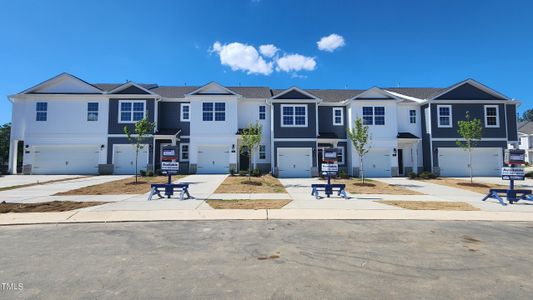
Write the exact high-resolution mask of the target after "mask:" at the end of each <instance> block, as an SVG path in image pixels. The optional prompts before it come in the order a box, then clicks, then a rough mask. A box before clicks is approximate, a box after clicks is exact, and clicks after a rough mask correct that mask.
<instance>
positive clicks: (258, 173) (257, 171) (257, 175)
mask: <svg viewBox="0 0 533 300" xmlns="http://www.w3.org/2000/svg"><path fill="white" fill-rule="evenodd" d="M252 176H254V177H259V176H261V170H259V168H255V169H254V170H253V171H252Z"/></svg>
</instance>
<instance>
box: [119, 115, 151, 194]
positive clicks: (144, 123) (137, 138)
mask: <svg viewBox="0 0 533 300" xmlns="http://www.w3.org/2000/svg"><path fill="white" fill-rule="evenodd" d="M154 128H155V123H152V122H150V121H149V120H148V112H146V116H145V117H144V119H142V120H140V121H138V122H137V123H135V129H134V133H131V132H130V129H129V127H128V126H124V133H125V134H126V135H127V136H128V140H129V141H130V143H132V144H134V146H135V183H136V184H137V183H138V181H137V178H138V174H139V171H138V165H137V164H138V163H137V162H138V160H139V151H140V150H142V149H143V148H144V144H143V143H144V141H145V139H146V135H148V134H150V133H152V132H153V131H154Z"/></svg>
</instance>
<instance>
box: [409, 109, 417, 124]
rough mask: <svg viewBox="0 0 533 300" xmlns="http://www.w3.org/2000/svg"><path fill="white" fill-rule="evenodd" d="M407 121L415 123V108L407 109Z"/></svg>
mask: <svg viewBox="0 0 533 300" xmlns="http://www.w3.org/2000/svg"><path fill="white" fill-rule="evenodd" d="M409 123H410V124H416V110H415V109H410V110H409Z"/></svg>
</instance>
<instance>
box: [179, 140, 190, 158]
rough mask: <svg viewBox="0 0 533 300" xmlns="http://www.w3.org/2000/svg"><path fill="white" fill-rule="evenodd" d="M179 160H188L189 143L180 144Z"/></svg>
mask: <svg viewBox="0 0 533 300" xmlns="http://www.w3.org/2000/svg"><path fill="white" fill-rule="evenodd" d="M180 161H189V144H180Z"/></svg>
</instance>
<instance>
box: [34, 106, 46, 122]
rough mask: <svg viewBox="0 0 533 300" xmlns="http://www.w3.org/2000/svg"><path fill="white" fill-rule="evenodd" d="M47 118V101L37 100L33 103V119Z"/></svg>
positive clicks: (41, 119)
mask: <svg viewBox="0 0 533 300" xmlns="http://www.w3.org/2000/svg"><path fill="white" fill-rule="evenodd" d="M47 119H48V103H47V102H37V103H36V105H35V120H36V121H46V120H47Z"/></svg>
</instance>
